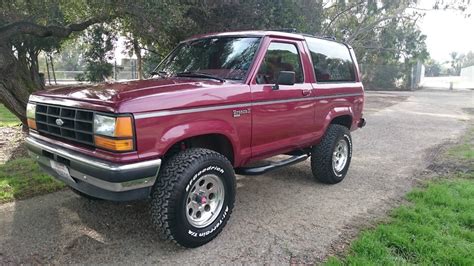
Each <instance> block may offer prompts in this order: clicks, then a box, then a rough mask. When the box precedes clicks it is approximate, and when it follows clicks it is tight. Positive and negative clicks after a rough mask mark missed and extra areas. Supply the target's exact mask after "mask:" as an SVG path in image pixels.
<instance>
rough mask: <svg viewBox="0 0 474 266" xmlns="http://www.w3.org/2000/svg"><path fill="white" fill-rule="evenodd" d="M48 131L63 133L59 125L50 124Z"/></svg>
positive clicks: (57, 133)
mask: <svg viewBox="0 0 474 266" xmlns="http://www.w3.org/2000/svg"><path fill="white" fill-rule="evenodd" d="M48 131H49V132H51V133H53V134H56V135H61V129H59V127H55V126H50V125H48Z"/></svg>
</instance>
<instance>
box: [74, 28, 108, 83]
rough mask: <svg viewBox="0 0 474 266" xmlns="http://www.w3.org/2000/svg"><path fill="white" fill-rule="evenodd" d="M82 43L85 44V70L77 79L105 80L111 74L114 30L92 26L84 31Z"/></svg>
mask: <svg viewBox="0 0 474 266" xmlns="http://www.w3.org/2000/svg"><path fill="white" fill-rule="evenodd" d="M82 41H83V42H84V43H86V44H87V48H86V51H85V53H84V57H85V58H86V69H85V71H84V74H81V75H79V76H78V77H77V79H78V80H87V81H92V82H101V81H104V80H106V79H107V77H109V76H111V75H112V73H113V65H112V64H111V63H109V61H110V60H112V59H113V56H114V55H113V50H114V45H115V42H116V41H117V36H116V35H115V32H114V30H113V29H112V28H111V27H110V26H106V25H94V26H92V27H91V28H90V29H88V30H86V32H85V34H84V36H83V37H82Z"/></svg>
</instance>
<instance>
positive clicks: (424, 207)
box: [326, 128, 474, 265]
mask: <svg viewBox="0 0 474 266" xmlns="http://www.w3.org/2000/svg"><path fill="white" fill-rule="evenodd" d="M473 143H474V128H471V129H470V130H469V131H468V133H467V134H466V135H465V136H464V137H463V139H462V143H461V144H459V145H457V146H454V147H453V148H451V149H449V150H448V152H447V155H448V156H449V157H451V158H454V159H455V160H457V161H459V162H461V163H463V164H465V165H467V166H472V165H473V161H474V145H473ZM407 199H408V201H409V204H407V205H405V206H401V207H399V208H397V209H395V210H394V211H393V212H392V214H391V216H390V217H389V218H390V219H389V222H388V223H384V224H379V225H378V226H376V227H375V228H374V229H369V230H366V231H363V232H362V233H361V234H360V235H359V237H358V238H357V239H356V240H355V241H354V242H353V243H352V244H351V246H350V249H349V253H348V255H347V256H346V257H345V258H336V257H331V258H329V260H328V261H327V262H326V264H327V265H400V264H401V265H405V264H421V265H432V264H437V265H474V171H472V170H471V171H470V172H468V173H458V174H454V175H453V176H451V177H449V178H442V179H440V180H438V181H431V182H428V184H427V186H426V187H425V188H421V189H415V190H414V191H412V192H410V193H408V195H407Z"/></svg>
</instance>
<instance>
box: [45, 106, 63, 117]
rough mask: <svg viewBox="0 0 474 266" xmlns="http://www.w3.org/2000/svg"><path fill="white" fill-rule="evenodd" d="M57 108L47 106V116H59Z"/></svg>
mask: <svg viewBox="0 0 474 266" xmlns="http://www.w3.org/2000/svg"><path fill="white" fill-rule="evenodd" d="M59 111H60V109H59V107H54V106H48V112H47V113H48V114H50V115H54V116H59Z"/></svg>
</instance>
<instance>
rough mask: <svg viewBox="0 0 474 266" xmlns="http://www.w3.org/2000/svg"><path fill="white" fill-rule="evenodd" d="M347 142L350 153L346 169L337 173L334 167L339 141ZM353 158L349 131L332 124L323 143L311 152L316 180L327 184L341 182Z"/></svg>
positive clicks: (312, 167)
mask: <svg viewBox="0 0 474 266" xmlns="http://www.w3.org/2000/svg"><path fill="white" fill-rule="evenodd" d="M341 140H345V141H346V143H347V145H348V148H349V151H348V158H347V161H346V164H345V166H344V168H343V169H342V170H341V171H336V170H335V168H334V167H333V161H332V160H333V153H334V151H335V148H336V145H337V143H338V142H339V141H341ZM351 158H352V139H351V133H350V131H349V129H348V128H347V127H345V126H342V125H337V124H331V125H329V126H328V128H327V130H326V133H325V134H324V137H323V139H322V140H321V142H320V143H319V144H318V145H316V146H314V147H313V148H312V151H311V170H312V172H313V176H314V178H315V179H316V180H318V181H320V182H322V183H326V184H336V183H339V182H341V181H342V180H343V179H344V177H345V176H346V174H347V171H348V170H349V165H350V163H351Z"/></svg>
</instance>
